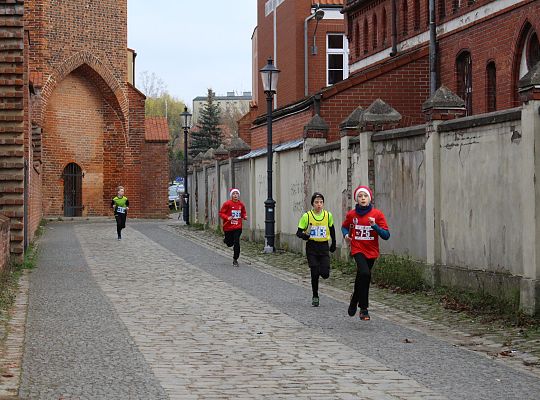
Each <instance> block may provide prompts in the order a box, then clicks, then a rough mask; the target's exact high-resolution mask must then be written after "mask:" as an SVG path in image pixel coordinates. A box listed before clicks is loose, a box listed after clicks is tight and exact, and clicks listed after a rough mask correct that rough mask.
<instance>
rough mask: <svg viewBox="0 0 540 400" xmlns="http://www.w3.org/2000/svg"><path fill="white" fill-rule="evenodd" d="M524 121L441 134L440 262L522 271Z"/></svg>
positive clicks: (492, 269) (513, 271)
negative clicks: (520, 137) (520, 135)
mask: <svg viewBox="0 0 540 400" xmlns="http://www.w3.org/2000/svg"><path fill="white" fill-rule="evenodd" d="M520 125H521V123H520V121H515V122H507V123H503V124H498V125H488V126H482V127H478V128H472V129H468V130H464V131H460V132H450V133H444V134H442V135H441V182H440V184H441V256H442V263H443V264H447V265H455V266H461V267H472V268H480V269H486V270H489V271H498V272H511V273H513V274H515V275H522V274H523V271H522V251H521V233H520V232H521V229H522V226H523V224H526V223H528V221H523V219H522V215H521V212H520V207H519V201H520V178H521V175H522V171H521V170H520V165H521V161H520V160H521V157H523V156H524V154H525V153H526V152H525V151H523V150H524V149H523V148H522V146H523V145H522V144H520V143H519V142H518V141H516V142H512V141H511V137H512V132H513V131H516V132H520V131H521V126H520Z"/></svg>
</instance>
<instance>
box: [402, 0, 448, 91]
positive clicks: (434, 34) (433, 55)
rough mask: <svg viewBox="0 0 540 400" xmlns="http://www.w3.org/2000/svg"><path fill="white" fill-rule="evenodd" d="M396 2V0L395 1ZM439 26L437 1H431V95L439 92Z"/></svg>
mask: <svg viewBox="0 0 540 400" xmlns="http://www.w3.org/2000/svg"><path fill="white" fill-rule="evenodd" d="M394 1H395V0H394ZM437 79H438V77H437V25H436V24H435V0H429V93H430V96H431V95H433V94H434V93H435V91H436V90H437Z"/></svg>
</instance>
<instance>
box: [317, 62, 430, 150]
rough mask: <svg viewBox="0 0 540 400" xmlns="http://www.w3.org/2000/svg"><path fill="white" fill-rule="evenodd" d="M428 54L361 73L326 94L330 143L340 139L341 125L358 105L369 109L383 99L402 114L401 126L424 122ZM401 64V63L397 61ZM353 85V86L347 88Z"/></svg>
mask: <svg viewBox="0 0 540 400" xmlns="http://www.w3.org/2000/svg"><path fill="white" fill-rule="evenodd" d="M426 53H427V52H426V51H424V52H417V53H416V57H417V58H416V59H413V60H412V61H410V62H407V61H402V62H406V63H405V64H404V65H401V66H395V67H394V66H392V64H390V66H388V67H387V68H388V71H385V69H384V68H383V67H379V68H375V69H373V70H372V71H371V72H369V73H366V74H357V75H354V76H353V77H351V78H350V80H349V82H343V83H342V84H338V85H336V86H335V87H334V90H329V91H327V92H323V101H322V103H321V117H322V118H323V119H324V120H325V121H326V123H327V124H328V125H329V126H330V131H329V132H328V141H329V142H332V141H335V140H338V139H339V137H340V136H339V124H340V123H341V122H342V121H343V120H344V119H345V118H347V117H348V116H349V115H350V114H351V113H352V112H353V110H354V109H356V107H358V106H362V107H363V108H364V109H365V108H367V107H368V106H369V105H370V104H371V103H373V101H374V100H376V99H377V98H381V99H382V100H383V101H385V102H386V103H388V104H389V105H390V106H392V107H394V108H395V109H396V110H397V111H398V112H399V113H400V114H401V115H402V121H401V125H404V126H405V125H416V124H422V123H423V122H424V116H423V114H422V103H423V102H424V101H426V99H427V98H428V97H429V59H428V57H427V54H426ZM396 61H399V60H396ZM347 84H349V85H350V87H348V88H346V87H345V88H343V87H344V86H345V85H347Z"/></svg>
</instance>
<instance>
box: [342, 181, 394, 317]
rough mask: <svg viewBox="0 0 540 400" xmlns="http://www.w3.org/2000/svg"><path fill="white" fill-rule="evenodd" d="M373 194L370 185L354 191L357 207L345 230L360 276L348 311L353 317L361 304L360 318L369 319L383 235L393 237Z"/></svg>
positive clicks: (344, 224) (348, 218)
mask: <svg viewBox="0 0 540 400" xmlns="http://www.w3.org/2000/svg"><path fill="white" fill-rule="evenodd" d="M372 199H373V193H372V192H371V190H370V189H369V188H368V187H367V186H358V187H357V188H356V189H355V191H354V200H355V202H356V206H355V208H353V209H352V210H350V211H349V212H348V213H347V215H346V216H345V221H343V224H342V225H341V231H342V232H343V236H344V239H345V242H346V243H347V244H349V245H350V247H351V255H352V257H353V258H354V261H356V267H357V269H356V279H355V282H354V291H353V293H352V295H351V303H350V305H349V310H348V313H349V315H350V316H351V317H353V316H354V315H355V314H356V309H357V307H360V319H361V320H364V321H368V320H369V319H370V317H369V312H368V305H369V300H368V297H369V284H370V283H371V269H372V268H373V264H375V260H376V259H377V257H379V237H381V239H383V240H388V239H389V238H390V231H389V229H388V225H387V224H386V218H385V217H384V214H383V213H382V211H380V210H378V209H376V208H375V207H373V204H371V201H372Z"/></svg>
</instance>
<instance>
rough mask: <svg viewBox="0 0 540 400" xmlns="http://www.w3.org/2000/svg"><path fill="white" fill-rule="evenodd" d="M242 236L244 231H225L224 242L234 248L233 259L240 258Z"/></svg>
mask: <svg viewBox="0 0 540 400" xmlns="http://www.w3.org/2000/svg"><path fill="white" fill-rule="evenodd" d="M241 234H242V229H235V230H233V231H225V239H224V240H223V241H224V242H225V244H226V245H227V246H229V247H232V246H234V247H233V253H234V254H233V259H235V260H238V257H240V235H241Z"/></svg>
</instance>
